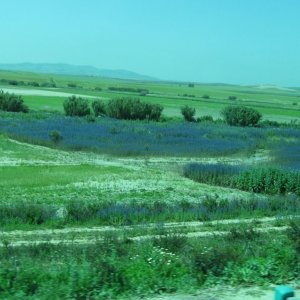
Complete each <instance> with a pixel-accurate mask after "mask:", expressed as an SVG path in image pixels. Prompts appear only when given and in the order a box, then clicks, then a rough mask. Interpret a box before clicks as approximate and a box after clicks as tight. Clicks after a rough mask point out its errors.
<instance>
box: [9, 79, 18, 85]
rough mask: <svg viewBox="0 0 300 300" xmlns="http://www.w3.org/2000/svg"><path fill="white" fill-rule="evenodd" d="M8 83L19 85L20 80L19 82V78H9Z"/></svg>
mask: <svg viewBox="0 0 300 300" xmlns="http://www.w3.org/2000/svg"><path fill="white" fill-rule="evenodd" d="M8 84H9V85H18V84H19V82H18V81H17V80H9V81H8Z"/></svg>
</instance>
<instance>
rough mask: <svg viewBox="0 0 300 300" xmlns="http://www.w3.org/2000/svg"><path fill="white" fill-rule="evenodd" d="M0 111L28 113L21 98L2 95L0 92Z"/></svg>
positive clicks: (6, 94) (13, 95) (7, 94)
mask: <svg viewBox="0 0 300 300" xmlns="http://www.w3.org/2000/svg"><path fill="white" fill-rule="evenodd" d="M0 110H3V111H10V112H24V113H27V112H28V111H29V109H28V106H27V105H25V104H24V101H23V99H22V97H21V96H17V95H15V94H9V93H4V92H3V91H0Z"/></svg>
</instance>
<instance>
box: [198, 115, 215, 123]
mask: <svg viewBox="0 0 300 300" xmlns="http://www.w3.org/2000/svg"><path fill="white" fill-rule="evenodd" d="M213 121H214V119H213V117H212V116H202V117H199V118H197V122H199V123H200V122H213Z"/></svg>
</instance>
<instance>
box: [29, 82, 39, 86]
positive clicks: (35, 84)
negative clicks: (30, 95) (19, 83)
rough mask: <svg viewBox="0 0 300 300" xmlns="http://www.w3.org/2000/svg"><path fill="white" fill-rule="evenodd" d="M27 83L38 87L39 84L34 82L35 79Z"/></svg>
mask: <svg viewBox="0 0 300 300" xmlns="http://www.w3.org/2000/svg"><path fill="white" fill-rule="evenodd" d="M27 85H30V86H34V87H39V86H40V85H39V83H38V82H36V81H30V82H28V83H27Z"/></svg>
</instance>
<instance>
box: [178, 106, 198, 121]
mask: <svg viewBox="0 0 300 300" xmlns="http://www.w3.org/2000/svg"><path fill="white" fill-rule="evenodd" d="M181 114H182V115H183V117H184V119H185V120H186V121H188V122H195V114H196V109H195V108H193V107H189V106H188V105H185V106H183V107H181Z"/></svg>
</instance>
